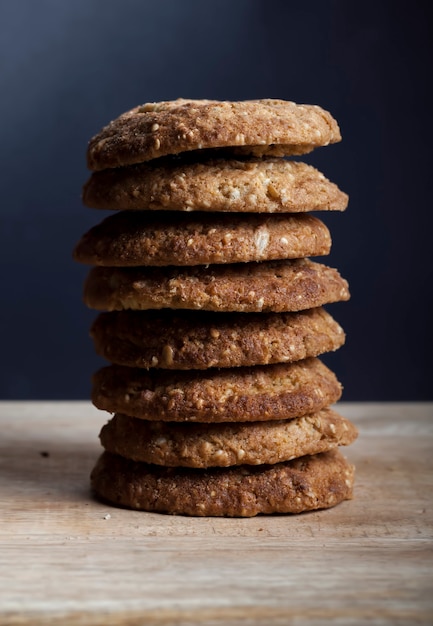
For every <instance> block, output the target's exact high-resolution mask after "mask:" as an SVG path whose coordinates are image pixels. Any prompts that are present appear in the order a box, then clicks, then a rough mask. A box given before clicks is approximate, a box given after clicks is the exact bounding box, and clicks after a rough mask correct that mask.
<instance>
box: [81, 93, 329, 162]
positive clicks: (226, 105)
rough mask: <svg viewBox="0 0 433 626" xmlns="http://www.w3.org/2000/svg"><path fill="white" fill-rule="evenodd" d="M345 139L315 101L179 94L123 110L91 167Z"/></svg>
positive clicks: (303, 147)
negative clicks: (229, 99)
mask: <svg viewBox="0 0 433 626" xmlns="http://www.w3.org/2000/svg"><path fill="white" fill-rule="evenodd" d="M340 140H341V135H340V129H339V128H338V124H337V122H336V121H335V120H334V118H333V117H332V116H331V115H330V113H328V112H327V111H325V110H323V109H322V108H321V107H319V106H316V105H297V104H295V103H294V102H288V101H284V100H271V99H269V100H249V101H248V100H247V101H243V102H227V101H216V100H185V99H178V100H174V101H167V102H157V103H149V104H145V105H142V106H138V107H135V108H134V109H131V110H130V111H127V112H126V113H123V114H122V115H120V117H118V118H117V119H115V120H114V121H112V122H111V123H110V124H108V126H106V127H105V128H103V129H102V130H101V131H100V132H99V133H98V134H97V135H96V136H95V137H93V138H92V139H91V141H90V143H89V146H88V150H87V165H88V167H89V168H90V169H91V170H103V169H106V168H112V167H119V166H122V165H130V164H132V163H142V162H144V161H150V160H152V159H156V158H159V157H162V156H166V155H170V154H179V153H181V152H188V151H191V150H202V149H209V148H226V147H232V146H234V147H236V148H237V150H238V151H239V152H240V153H241V154H251V153H252V154H258V155H260V156H261V155H263V154H275V155H276V156H285V155H291V154H304V153H306V152H310V151H311V150H313V149H314V148H316V147H318V146H325V145H327V144H329V143H334V142H337V141H340Z"/></svg>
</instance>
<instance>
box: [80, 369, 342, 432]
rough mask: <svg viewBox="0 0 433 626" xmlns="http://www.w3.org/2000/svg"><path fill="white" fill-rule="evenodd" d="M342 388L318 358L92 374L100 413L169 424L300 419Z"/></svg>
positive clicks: (94, 398)
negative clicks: (186, 368)
mask: <svg viewBox="0 0 433 626" xmlns="http://www.w3.org/2000/svg"><path fill="white" fill-rule="evenodd" d="M340 396H341V385H340V383H339V382H338V380H337V378H336V376H335V374H334V373H333V372H331V370H330V369H328V368H327V367H326V366H325V365H324V364H323V363H322V362H321V361H319V359H316V358H310V359H305V360H304V361H297V362H296V363H289V364H276V365H264V366H255V367H250V368H234V369H231V368H230V369H221V370H214V369H212V370H206V371H204V372H203V371H200V370H189V371H164V370H150V371H148V370H143V369H136V368H132V367H123V366H121V365H110V366H108V367H104V368H102V369H100V370H99V371H98V372H96V373H95V374H94V376H93V388H92V402H93V404H94V405H95V406H96V407H97V408H98V409H103V410H105V411H109V412H110V413H124V414H125V415H130V416H132V417H139V418H140V419H146V420H157V421H158V420H160V421H167V422H254V421H267V420H277V419H289V418H292V417H301V416H302V415H307V414H308V413H314V412H316V411H319V410H320V409H323V408H325V407H326V406H329V405H330V404H333V403H334V402H337V400H339V398H340Z"/></svg>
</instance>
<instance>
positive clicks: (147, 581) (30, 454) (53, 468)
mask: <svg viewBox="0 0 433 626" xmlns="http://www.w3.org/2000/svg"><path fill="white" fill-rule="evenodd" d="M339 411H340V412H341V413H342V414H343V415H345V416H346V417H348V418H349V419H352V420H353V421H354V422H355V424H356V425H357V426H358V428H359V430H360V437H359V440H358V441H357V442H356V443H355V444H354V445H352V446H351V447H350V448H347V449H346V451H345V454H346V455H347V456H348V457H349V458H350V459H351V460H352V461H353V462H354V463H355V464H356V467H357V477H356V489H355V499H354V500H352V501H350V502H344V503H342V504H341V505H339V506H337V507H336V508H334V509H330V510H327V511H318V512H312V513H307V514H303V515H300V516H284V515H281V516H270V517H264V516H261V517H256V518H250V519H218V518H185V517H173V516H167V515H159V514H151V513H140V512H136V511H127V510H122V509H116V508H111V507H109V506H106V505H103V504H101V503H99V502H96V501H94V500H93V499H92V497H91V494H90V493H89V488H88V484H89V482H88V476H89V473H90V470H91V468H92V465H93V463H94V461H95V459H96V456H97V455H98V453H99V450H100V448H99V443H98V439H97V435H98V432H99V429H100V427H101V426H102V424H103V423H104V422H105V421H106V420H107V418H108V415H107V414H104V413H101V412H98V411H96V410H95V409H93V407H91V406H90V405H89V404H88V403H85V402H75V403H73V402H46V403H45V402H40V403H37V402H32V403H21V402H17V403H13V402H4V403H0V428H1V438H0V624H10V625H15V624H17V625H18V624H26V625H27V624H29V625H30V624H32V625H34V626H38V625H40V624H54V623H64V624H72V625H76V624H86V625H90V626H93V625H96V624H105V625H107V626H112V625H113V626H114V625H116V626H117V625H118V624H122V625H128V626H136V625H137V626H138V625H140V624H155V625H156V626H159V625H164V626H165V625H169V624H176V625H178V626H183V625H186V624H205V625H209V626H210V625H217V624H230V625H236V624H242V625H246V624H248V625H250V624H252V625H256V624H266V625H275V626H276V625H280V624H281V625H283V624H284V625H286V624H290V623H295V624H297V625H301V626H302V625H304V624H313V625H315V624H324V623H330V622H332V623H333V624H337V625H338V624H342V625H343V624H345V625H346V624H367V623H369V624H371V623H374V624H397V625H398V624H404V625H407V624H412V623H413V624H415V623H416V624H420V623H424V624H431V623H433V594H432V589H433V571H432V531H433V523H432V522H433V515H432V511H431V502H432V495H433V494H432V483H433V472H432V469H433V467H432V465H433V463H432V456H433V455H432V452H433V450H432V448H433V446H432V434H433V404H421V403H419V404H347V403H340V404H339Z"/></svg>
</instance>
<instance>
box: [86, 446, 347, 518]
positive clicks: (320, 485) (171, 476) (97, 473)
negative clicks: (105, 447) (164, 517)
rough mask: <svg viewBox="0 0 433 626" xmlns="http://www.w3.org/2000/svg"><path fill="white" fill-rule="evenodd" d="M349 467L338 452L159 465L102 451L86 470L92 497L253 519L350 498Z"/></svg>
mask: <svg viewBox="0 0 433 626" xmlns="http://www.w3.org/2000/svg"><path fill="white" fill-rule="evenodd" d="M353 478H354V468H353V466H352V465H351V464H350V463H349V462H348V461H347V459H346V458H345V457H344V456H343V455H342V454H341V453H340V452H339V450H331V451H329V452H323V453H321V454H316V455H313V456H303V457H301V458H298V459H294V460H293V461H287V462H284V463H277V464H275V465H258V466H245V465H241V466H237V467H230V468H224V469H223V468H212V469H207V470H202V469H183V468H164V467H159V466H156V465H148V464H147V463H142V462H137V461H130V460H128V459H124V458H123V457H121V456H117V455H115V454H111V453H109V452H103V453H102V455H101V456H100V458H99V460H98V461H97V463H96V466H95V468H94V469H93V471H92V474H91V485H92V488H93V490H94V492H95V493H96V495H97V496H99V497H100V498H102V499H104V500H108V501H109V502H111V503H113V504H115V505H118V506H123V507H127V508H132V509H139V510H143V511H154V512H160V513H171V514H178V515H194V516H220V517H222V516H227V517H252V516H254V515H257V514H259V513H266V514H269V513H302V512H303V511H311V510H314V509H321V508H328V507H332V506H334V505H336V504H338V503H339V502H342V501H343V500H348V499H350V498H351V497H352V489H353Z"/></svg>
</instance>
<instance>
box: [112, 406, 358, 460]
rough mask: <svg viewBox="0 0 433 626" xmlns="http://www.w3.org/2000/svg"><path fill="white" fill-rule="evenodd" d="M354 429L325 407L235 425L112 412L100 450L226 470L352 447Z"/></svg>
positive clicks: (127, 456) (348, 422)
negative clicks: (295, 415)
mask: <svg viewBox="0 0 433 626" xmlns="http://www.w3.org/2000/svg"><path fill="white" fill-rule="evenodd" d="M356 436H357V430H356V428H355V426H354V425H353V424H352V423H351V422H350V421H349V420H346V419H344V417H342V416H341V415H339V414H338V413H337V412H336V411H332V410H331V409H329V408H326V409H323V410H322V411H319V412H317V413H313V414H312V415H305V416H304V417H298V418H294V419H290V420H274V421H270V422H247V423H241V424H239V423H235V424H224V423H222V424H199V423H195V424H192V423H170V422H159V421H156V422H149V421H146V420H141V419H137V418H135V417H128V416H127V415H121V414H120V413H118V414H116V415H115V416H114V417H113V418H112V419H111V420H110V421H109V422H108V424H106V425H105V426H104V427H103V428H102V430H101V433H100V439H101V444H102V446H103V447H104V448H105V449H106V450H107V451H108V452H112V453H113V454H119V455H120V456H123V457H125V458H127V459H132V460H133V461H143V462H145V463H155V464H156V465H166V466H170V467H202V468H206V467H229V466H231V465H241V464H243V465H262V464H264V463H280V462H282V461H290V460H292V459H294V458H297V457H300V456H304V455H306V454H318V453H319V452H325V451H327V450H331V449H332V448H336V447H337V446H345V445H349V444H350V443H352V442H353V441H354V440H355V439H356Z"/></svg>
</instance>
